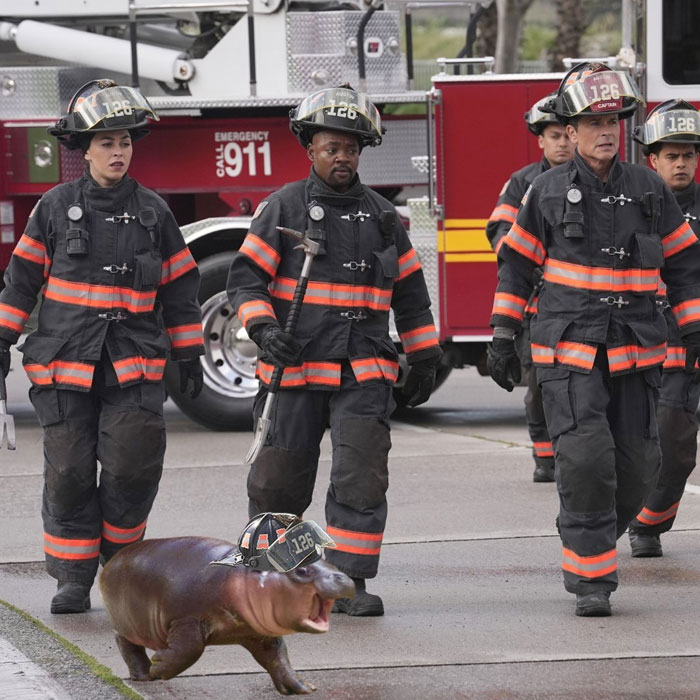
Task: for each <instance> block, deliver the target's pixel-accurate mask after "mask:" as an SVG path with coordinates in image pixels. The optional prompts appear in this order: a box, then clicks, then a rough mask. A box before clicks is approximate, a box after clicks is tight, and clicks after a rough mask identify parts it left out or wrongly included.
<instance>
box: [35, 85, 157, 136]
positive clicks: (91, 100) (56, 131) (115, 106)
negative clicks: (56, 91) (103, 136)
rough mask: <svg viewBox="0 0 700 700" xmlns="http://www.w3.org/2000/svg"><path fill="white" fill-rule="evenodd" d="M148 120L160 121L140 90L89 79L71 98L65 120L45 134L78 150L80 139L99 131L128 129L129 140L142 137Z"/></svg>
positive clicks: (146, 131) (62, 119)
mask: <svg viewBox="0 0 700 700" xmlns="http://www.w3.org/2000/svg"><path fill="white" fill-rule="evenodd" d="M149 119H154V120H156V121H159V117H158V115H157V114H156V112H155V110H154V109H153V107H151V105H150V104H149V103H148V100H147V99H146V98H145V97H144V96H143V95H142V94H141V92H140V91H139V90H137V89H136V88H132V87H126V86H123V85H117V84H116V83H115V82H114V81H113V80H108V79H101V80H91V81H90V82H88V83H85V85H83V86H82V87H81V88H80V89H79V90H78V91H77V92H76V93H75V95H73V97H72V98H71V101H70V103H69V104H68V110H67V114H66V116H65V117H61V118H60V119H59V120H58V121H57V122H56V124H55V126H53V127H50V128H49V129H48V132H49V133H50V134H51V135H53V136H56V138H58V139H59V141H61V143H63V145H64V146H66V147H67V148H71V149H75V148H80V147H81V146H82V145H83V144H84V143H85V137H84V136H82V135H83V134H86V133H88V132H89V134H90V135H92V134H94V133H95V132H99V131H114V130H117V129H128V130H129V133H130V134H131V138H132V140H134V141H135V140H136V139H139V138H141V137H142V136H145V135H146V134H147V133H148V130H147V129H145V128H144V127H145V126H146V125H147V124H148V120H149Z"/></svg>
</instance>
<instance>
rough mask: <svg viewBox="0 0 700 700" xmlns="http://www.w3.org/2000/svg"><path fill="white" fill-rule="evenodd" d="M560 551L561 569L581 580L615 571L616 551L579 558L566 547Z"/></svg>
mask: <svg viewBox="0 0 700 700" xmlns="http://www.w3.org/2000/svg"><path fill="white" fill-rule="evenodd" d="M561 551H562V564H561V568H562V569H564V571H569V572H571V573H572V574H576V575H577V576H582V577H583V578H598V577H600V576H605V575H606V574H610V573H612V572H613V571H615V570H616V569H617V549H611V550H609V551H607V552H603V553H602V554H595V555H594V556H591V557H580V556H579V555H578V554H576V552H574V551H573V550H571V549H567V548H566V547H562V550H561Z"/></svg>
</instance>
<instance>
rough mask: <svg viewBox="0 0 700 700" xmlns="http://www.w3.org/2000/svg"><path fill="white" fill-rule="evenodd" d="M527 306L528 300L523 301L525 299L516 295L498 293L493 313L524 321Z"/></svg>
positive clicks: (494, 301) (495, 297)
mask: <svg viewBox="0 0 700 700" xmlns="http://www.w3.org/2000/svg"><path fill="white" fill-rule="evenodd" d="M526 305H527V299H523V297H516V296H515V294H507V293H506V292H496V294H495V295H494V297H493V310H492V312H491V313H492V314H500V315H501V316H510V317H511V318H515V319H517V320H518V321H522V320H523V313H524V311H525V306H526Z"/></svg>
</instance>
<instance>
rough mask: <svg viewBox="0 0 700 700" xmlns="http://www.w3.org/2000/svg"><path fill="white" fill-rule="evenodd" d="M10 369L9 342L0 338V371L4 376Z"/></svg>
mask: <svg viewBox="0 0 700 700" xmlns="http://www.w3.org/2000/svg"><path fill="white" fill-rule="evenodd" d="M9 371H10V344H9V343H8V342H7V341H6V340H0V372H2V376H3V377H6V376H7V375H8V373H9Z"/></svg>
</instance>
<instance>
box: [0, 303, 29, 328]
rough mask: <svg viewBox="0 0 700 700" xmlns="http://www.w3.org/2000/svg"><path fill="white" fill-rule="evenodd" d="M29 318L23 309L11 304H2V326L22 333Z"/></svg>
mask: <svg viewBox="0 0 700 700" xmlns="http://www.w3.org/2000/svg"><path fill="white" fill-rule="evenodd" d="M28 318H29V314H28V313H26V312H25V311H22V309H18V308H17V307H16V306H10V305H9V304H0V326H4V327H5V328H9V329H10V330H13V331H17V332H18V333H21V332H22V331H23V330H24V324H25V323H26V322H27V319H28Z"/></svg>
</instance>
